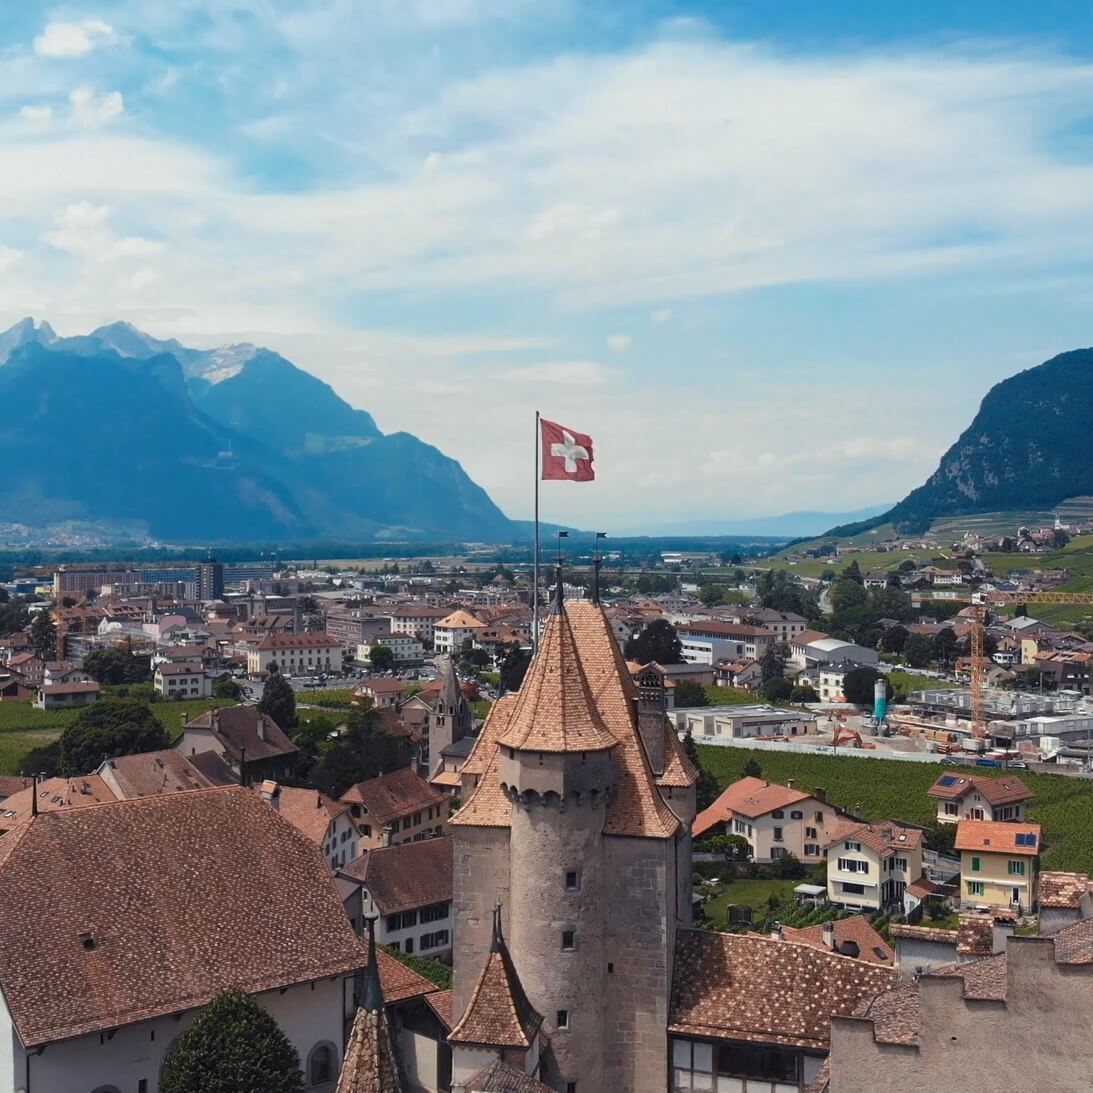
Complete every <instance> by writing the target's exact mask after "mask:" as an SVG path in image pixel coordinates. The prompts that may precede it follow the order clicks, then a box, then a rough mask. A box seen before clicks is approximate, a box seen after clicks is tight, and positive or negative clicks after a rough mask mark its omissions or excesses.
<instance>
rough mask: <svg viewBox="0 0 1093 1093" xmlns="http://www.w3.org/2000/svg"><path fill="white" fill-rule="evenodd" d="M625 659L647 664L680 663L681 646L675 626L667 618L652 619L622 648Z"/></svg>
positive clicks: (681, 659)
mask: <svg viewBox="0 0 1093 1093" xmlns="http://www.w3.org/2000/svg"><path fill="white" fill-rule="evenodd" d="M623 652H624V653H625V655H626V659H627V660H636V661H637V662H638V663H639V664H648V663H649V662H650V661H652V660H655V661H656V662H657V663H658V664H682V663H683V646H682V645H680V643H679V636H678V635H677V634H676V628H675V627H674V626H673V625H672V624H671V623H670V622H669V621H668V620H667V619H654V620H653V621H652V622H651V623H649V625H648V626H647V627H645V629H644V630H642V632H641V633H640V634H638V636H637V637H636V638H631V639H630V640H629V641H628V642H627V643H626V646H625V648H624V650H623Z"/></svg>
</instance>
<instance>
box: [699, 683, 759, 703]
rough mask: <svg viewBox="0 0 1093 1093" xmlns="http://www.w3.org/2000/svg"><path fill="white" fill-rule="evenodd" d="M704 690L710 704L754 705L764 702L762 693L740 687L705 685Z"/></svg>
mask: <svg viewBox="0 0 1093 1093" xmlns="http://www.w3.org/2000/svg"><path fill="white" fill-rule="evenodd" d="M705 691H706V699H707V701H708V702H709V704H710V705H711V706H754V705H756V704H757V703H764V702H766V699H765V698H763V696H762V695H758V694H754V693H753V692H751V691H745V690H744V689H743V688H742V687H706V688H705Z"/></svg>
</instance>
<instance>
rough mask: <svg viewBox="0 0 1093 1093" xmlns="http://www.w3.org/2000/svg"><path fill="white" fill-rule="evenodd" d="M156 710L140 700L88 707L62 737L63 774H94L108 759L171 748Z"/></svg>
mask: <svg viewBox="0 0 1093 1093" xmlns="http://www.w3.org/2000/svg"><path fill="white" fill-rule="evenodd" d="M170 743H171V742H170V740H169V739H168V737H167V731H166V730H165V729H164V727H163V726H162V725H161V724H160V723H159V722H158V721H157V720H156V717H155V715H154V714H153V713H152V707H151V706H149V705H148V703H147V702H141V701H140V699H136V698H103V699H100V700H99V701H98V702H96V703H95V705H93V706H85V707H84V708H83V709H82V710H81V711H80V712H79V714H78V715H77V717H76V719H75V721H73V722H72V723H71V724H70V725H68V726H66V728H65V730H64V732H62V733H61V751H60V771H61V774H63V775H65V776H67V777H73V776H76V775H80V774H90V773H91V771H93V770H94V769H95V768H96V767H97V766H98V765H99V764H100V763H101V762H102V761H103V760H104V759H116V758H117V757H118V756H119V755H137V754H139V753H140V752H144V751H160V750H162V749H163V748H166V747H169V746H170Z"/></svg>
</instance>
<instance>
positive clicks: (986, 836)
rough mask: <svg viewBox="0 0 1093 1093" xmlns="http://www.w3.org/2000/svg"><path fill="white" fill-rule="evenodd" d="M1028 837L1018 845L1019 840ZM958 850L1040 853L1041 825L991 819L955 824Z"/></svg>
mask: <svg viewBox="0 0 1093 1093" xmlns="http://www.w3.org/2000/svg"><path fill="white" fill-rule="evenodd" d="M1019 835H1021V836H1027V838H1026V839H1025V840H1024V841H1022V842H1020V843H1019V842H1018V841H1017V837H1018V836H1019ZM955 845H956V849H957V850H981V851H983V852H984V853H987V854H1024V855H1027V856H1028V857H1035V856H1036V855H1037V854H1039V853H1040V851H1041V849H1042V847H1041V846H1040V825H1039V824H1029V823H1019V824H1010V823H992V822H991V821H990V820H961V821H960V822H959V823H958V824H957V825H956V844H955Z"/></svg>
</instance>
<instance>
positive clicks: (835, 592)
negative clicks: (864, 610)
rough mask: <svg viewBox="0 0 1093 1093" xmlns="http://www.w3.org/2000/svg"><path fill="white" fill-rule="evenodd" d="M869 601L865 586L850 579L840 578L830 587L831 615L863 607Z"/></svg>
mask: <svg viewBox="0 0 1093 1093" xmlns="http://www.w3.org/2000/svg"><path fill="white" fill-rule="evenodd" d="M868 599H869V593H868V592H867V591H866V590H865V586H864V585H862V584H861V583H860V582H858V581H855V580H854V579H853V578H852V577H847V576H845V575H844V576H842V577H840V578H839V579H838V580H837V581H836V582H835V583H834V584H833V585H832V586H831V608H832V614H834V615H841V614H843V613H845V612H846V611H849V610H851V609H852V608H855V607H864V606H865V603H866V601H867V600H868Z"/></svg>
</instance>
